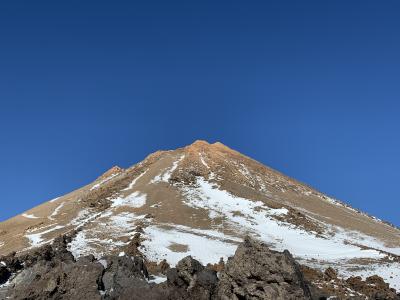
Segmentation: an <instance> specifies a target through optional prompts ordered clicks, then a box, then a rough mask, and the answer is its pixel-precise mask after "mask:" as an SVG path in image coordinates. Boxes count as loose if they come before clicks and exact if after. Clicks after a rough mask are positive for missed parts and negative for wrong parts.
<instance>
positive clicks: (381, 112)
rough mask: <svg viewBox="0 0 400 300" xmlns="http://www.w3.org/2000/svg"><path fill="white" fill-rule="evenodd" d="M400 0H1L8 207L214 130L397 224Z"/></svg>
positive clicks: (1, 131) (1, 207)
mask: <svg viewBox="0 0 400 300" xmlns="http://www.w3.org/2000/svg"><path fill="white" fill-rule="evenodd" d="M399 11H400V2H399V1H368V0H364V1H348V0H346V1H339V0H338V1H235V0H232V1H216V0H214V1H180V2H178V1H140V2H139V1H81V0H80V1H2V2H1V4H0V141H1V144H0V166H1V170H0V188H1V194H0V195H1V196H0V197H1V201H0V219H6V218H8V217H10V216H13V215H15V214H17V213H20V212H22V211H24V210H26V209H28V208H30V207H32V206H35V205H37V204H39V203H41V202H43V201H46V200H48V199H51V198H53V197H56V196H59V195H62V194H65V193H67V192H69V191H71V190H74V189H75V188H78V187H80V186H82V185H84V184H86V183H89V182H90V181H92V180H93V179H95V178H96V177H97V176H98V175H100V174H101V173H102V172H104V171H105V170H106V169H108V168H109V167H111V166H113V165H120V166H123V167H127V166H130V165H132V164H134V163H136V162H138V161H141V160H142V159H143V158H144V157H145V156H146V155H147V154H149V153H151V152H153V151H155V150H157V149H173V148H176V147H179V146H183V145H186V144H189V143H191V142H192V141H194V140H196V139H206V140H209V141H210V142H211V141H217V140H219V141H221V142H223V143H224V144H226V145H228V146H230V147H232V148H235V149H237V150H238V151H241V152H243V153H245V154H247V155H249V156H251V157H253V158H255V159H257V160H259V161H261V162H263V163H265V164H267V165H269V166H271V167H274V168H276V169H278V170H280V171H282V172H284V173H286V174H288V175H289V176H292V177H295V178H297V179H299V180H301V181H303V182H306V183H308V184H310V185H311V186H314V187H316V188H317V189H319V190H321V191H323V192H325V193H327V194H329V195H332V196H334V197H336V198H339V199H341V200H344V201H346V202H348V203H350V204H352V205H353V206H355V207H357V208H360V209H362V210H364V211H366V212H368V213H371V214H374V215H376V216H378V217H381V218H384V219H386V220H389V221H391V222H393V223H395V224H397V225H400V218H399V215H400V205H399V200H400V199H399V197H400V196H399V189H398V187H399V179H400V176H399V169H400V155H399V154H400V138H399V133H400V102H399V100H400V18H399Z"/></svg>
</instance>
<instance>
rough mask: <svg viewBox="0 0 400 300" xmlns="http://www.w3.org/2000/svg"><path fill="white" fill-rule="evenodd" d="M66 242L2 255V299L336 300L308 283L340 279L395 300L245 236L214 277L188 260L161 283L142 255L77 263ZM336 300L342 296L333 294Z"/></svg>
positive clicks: (370, 284)
mask: <svg viewBox="0 0 400 300" xmlns="http://www.w3.org/2000/svg"><path fill="white" fill-rule="evenodd" d="M70 239H71V236H66V237H60V238H58V239H56V240H55V241H54V243H53V244H52V245H47V246H43V247H41V248H38V249H35V250H33V251H31V252H30V253H28V254H24V255H22V256H19V257H17V256H16V255H15V253H12V254H10V255H8V256H5V257H1V258H0V261H2V262H4V263H2V264H1V265H0V300H3V299H15V300H22V299H24V300H28V299H32V300H33V299H57V300H63V299H65V300H67V299H68V300H69V299H71V300H72V299H73V300H75V299H84V300H96V299H98V300H111V299H121V300H125V299H126V300H128V299H129V300H131V299H146V300H189V299H195V300H228V299H229V300H230V299H266V300H268V299H277V300H279V299H285V300H286V299H288V300H290V299H313V300H314V299H326V298H329V297H330V296H332V295H335V294H332V293H331V292H332V291H330V290H324V289H321V288H319V286H317V285H314V284H313V282H319V283H321V282H323V281H324V280H325V281H326V282H328V283H329V282H331V281H333V282H335V283H338V282H339V281H340V282H339V283H340V284H341V285H343V286H344V287H346V288H347V287H350V288H351V289H352V290H354V291H357V292H359V293H362V294H364V295H368V297H369V298H370V299H399V297H398V295H396V293H395V291H394V290H393V289H390V288H389V285H388V284H386V283H385V282H384V281H383V280H382V278H380V277H378V276H371V277H369V278H367V279H366V280H365V281H363V280H362V279H361V278H359V277H352V278H350V279H348V280H347V281H345V280H343V279H340V278H336V272H335V271H334V270H333V269H331V270H330V269H328V270H327V271H325V273H322V272H320V271H317V270H314V269H311V268H308V267H303V268H302V269H300V267H299V265H298V264H297V263H296V262H295V261H294V259H293V257H292V255H291V254H290V253H289V252H288V251H284V252H276V251H272V250H270V249H269V248H268V247H267V246H266V245H265V244H263V243H260V242H257V241H254V240H251V239H249V238H247V239H245V241H244V242H243V243H242V244H240V246H239V247H238V249H237V250H236V253H235V255H234V256H233V257H231V258H229V260H228V262H227V263H226V264H225V266H224V268H222V269H223V270H222V271H220V273H219V278H218V277H217V272H216V271H215V270H214V269H213V268H209V267H207V268H206V267H204V266H203V265H202V264H201V263H200V262H199V261H197V260H195V259H194V258H192V257H191V256H188V257H185V258H183V259H182V260H181V261H179V262H178V264H177V265H176V267H175V268H169V266H168V264H167V263H166V262H164V263H163V267H160V268H159V269H160V270H159V271H160V272H159V273H161V270H163V273H164V274H166V276H167V280H166V281H165V282H162V283H160V284H155V283H150V282H149V280H148V279H149V277H150V276H149V273H148V270H147V267H146V265H148V262H145V261H144V259H143V258H142V257H140V256H122V257H118V256H106V257H103V258H102V259H99V260H97V259H96V258H95V257H94V256H93V255H88V256H85V257H81V258H79V259H78V260H77V261H76V260H75V259H74V257H73V256H72V254H71V253H70V252H69V251H68V250H67V245H68V243H69V241H70ZM303 276H306V277H307V279H308V282H305V281H304V279H303ZM328 278H334V279H332V280H328ZM7 281H8V284H7V285H4V284H3V283H4V282H7ZM2 284H3V285H2ZM310 289H311V291H312V296H311V295H310ZM337 295H339V294H337ZM364 298H365V297H364ZM339 299H347V298H346V297H340V296H339ZM360 299H362V298H360Z"/></svg>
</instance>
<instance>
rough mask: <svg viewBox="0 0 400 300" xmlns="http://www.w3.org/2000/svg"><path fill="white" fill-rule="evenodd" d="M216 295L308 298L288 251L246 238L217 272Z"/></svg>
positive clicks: (250, 297) (224, 297) (218, 296)
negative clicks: (222, 268)
mask: <svg viewBox="0 0 400 300" xmlns="http://www.w3.org/2000/svg"><path fill="white" fill-rule="evenodd" d="M216 298H217V299H222V300H225V299H226V300H228V299H271V300H272V299H274V300H278V299H282V300H288V299H310V298H311V296H310V292H309V290H308V287H307V286H306V284H305V282H304V279H303V275H302V273H301V271H300V267H299V265H298V264H297V263H296V261H295V260H294V259H293V257H292V255H291V254H290V253H289V252H288V251H286V250H285V251H284V252H283V253H281V252H276V251H272V250H269V248H268V247H267V246H266V245H265V244H263V243H260V242H257V241H255V240H251V239H249V238H246V239H245V241H244V242H243V243H242V244H240V245H239V247H238V249H237V250H236V253H235V256H233V257H232V258H230V259H229V260H228V262H227V264H226V266H225V269H224V270H223V271H222V272H221V274H220V281H219V284H218V287H217V292H216Z"/></svg>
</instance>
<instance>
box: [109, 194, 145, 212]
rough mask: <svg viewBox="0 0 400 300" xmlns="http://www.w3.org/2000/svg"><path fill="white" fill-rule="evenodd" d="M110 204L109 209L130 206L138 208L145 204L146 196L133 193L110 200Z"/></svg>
mask: <svg viewBox="0 0 400 300" xmlns="http://www.w3.org/2000/svg"><path fill="white" fill-rule="evenodd" d="M111 202H112V204H111V207H119V206H130V207H135V208H138V207H141V206H143V205H145V204H146V194H143V193H140V192H134V193H132V194H130V195H128V196H126V197H118V198H115V199H111Z"/></svg>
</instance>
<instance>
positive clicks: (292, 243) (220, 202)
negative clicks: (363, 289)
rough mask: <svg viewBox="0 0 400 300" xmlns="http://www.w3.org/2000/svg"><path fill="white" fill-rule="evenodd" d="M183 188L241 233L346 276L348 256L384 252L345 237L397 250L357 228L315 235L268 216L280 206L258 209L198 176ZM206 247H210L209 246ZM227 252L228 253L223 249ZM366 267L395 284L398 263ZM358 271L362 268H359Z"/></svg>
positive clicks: (254, 203) (190, 197)
mask: <svg viewBox="0 0 400 300" xmlns="http://www.w3.org/2000/svg"><path fill="white" fill-rule="evenodd" d="M183 191H184V193H185V194H186V204H187V205H189V206H192V207H199V208H204V209H207V210H209V216H210V217H215V216H223V217H225V218H226V219H227V221H228V222H229V223H230V224H231V226H232V227H233V228H236V229H237V230H241V231H242V232H243V233H248V232H251V233H253V235H255V236H256V237H258V238H259V239H260V240H262V241H264V242H266V243H267V244H269V245H271V246H272V248H274V249H275V250H278V251H283V250H285V249H288V250H289V251H290V252H291V253H292V254H293V255H294V256H295V257H298V258H299V259H302V260H303V261H304V262H307V261H310V260H314V261H315V262H316V263H315V265H314V266H315V267H318V266H319V267H325V266H326V267H327V265H328V264H329V263H336V265H337V266H338V267H339V273H340V275H341V276H350V274H351V273H349V271H348V268H351V267H352V265H351V264H346V263H347V261H348V260H351V259H357V258H370V259H376V260H379V259H381V258H384V257H385V256H386V255H385V254H382V253H380V252H379V251H375V250H369V249H366V250H363V249H361V248H360V247H357V246H353V245H350V244H348V243H347V242H346V241H354V240H356V241H358V242H359V243H360V244H362V245H365V246H369V247H373V248H379V249H388V250H395V251H394V252H393V251H392V252H393V253H395V252H396V251H398V249H392V248H387V247H385V246H384V245H383V243H382V242H380V241H379V240H377V239H374V238H372V237H369V236H366V235H363V234H361V233H358V232H354V231H352V232H349V231H345V230H344V229H342V228H335V231H336V234H335V235H334V236H333V237H329V238H327V239H325V238H320V237H317V236H316V235H315V234H313V233H310V232H307V231H304V230H301V229H299V228H295V227H294V226H293V225H290V224H286V223H283V222H280V221H277V220H275V219H273V218H272V217H271V216H272V215H274V214H275V215H276V214H285V213H286V212H285V211H284V210H283V209H278V211H276V210H275V209H272V210H271V209H266V210H264V209H259V207H260V206H263V203H262V202H260V201H251V200H248V199H244V198H240V197H235V196H233V195H231V194H230V193H228V192H227V191H224V190H219V189H218V186H216V185H215V184H211V183H209V182H207V181H206V180H204V179H203V178H201V177H200V178H198V179H197V187H195V188H183ZM264 207H265V206H264ZM255 208H258V209H255ZM235 212H240V213H239V214H238V213H235ZM208 250H210V251H213V250H212V249H208ZM232 254H233V253H232ZM232 254H230V255H232ZM203 255H205V254H203ZM210 255H212V254H210ZM227 255H229V254H228V253H227ZM353 266H354V265H353ZM366 268H368V269H369V270H370V271H369V272H370V273H368V272H367V274H371V275H372V274H378V275H379V276H381V277H382V278H384V280H386V281H387V282H390V283H391V285H392V287H396V288H398V285H399V282H400V281H399V278H400V268H398V266H396V267H395V266H394V265H393V264H392V265H391V266H390V265H388V266H386V267H382V265H380V264H375V265H371V266H367V267H366ZM361 273H363V272H361V271H360V274H361ZM396 282H397V283H396Z"/></svg>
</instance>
